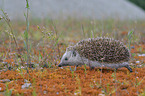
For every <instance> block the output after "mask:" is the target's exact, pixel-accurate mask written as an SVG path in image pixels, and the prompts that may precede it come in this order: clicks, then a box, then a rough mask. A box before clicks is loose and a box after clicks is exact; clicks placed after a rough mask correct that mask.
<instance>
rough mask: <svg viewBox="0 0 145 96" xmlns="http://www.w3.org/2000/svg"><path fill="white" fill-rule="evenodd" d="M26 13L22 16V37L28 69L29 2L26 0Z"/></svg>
mask: <svg viewBox="0 0 145 96" xmlns="http://www.w3.org/2000/svg"><path fill="white" fill-rule="evenodd" d="M26 11H27V13H26V14H24V16H25V18H26V30H25V32H24V37H25V41H24V42H25V43H26V44H25V46H26V51H27V67H29V64H30V63H31V61H30V54H29V41H28V39H29V37H28V34H29V33H28V31H29V18H28V16H29V0H26Z"/></svg>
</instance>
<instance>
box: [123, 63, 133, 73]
mask: <svg viewBox="0 0 145 96" xmlns="http://www.w3.org/2000/svg"><path fill="white" fill-rule="evenodd" d="M125 67H126V68H127V69H128V70H129V71H130V72H133V71H132V68H131V67H129V65H126V66H125Z"/></svg>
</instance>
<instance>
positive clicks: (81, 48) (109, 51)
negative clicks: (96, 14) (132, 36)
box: [68, 38, 130, 63]
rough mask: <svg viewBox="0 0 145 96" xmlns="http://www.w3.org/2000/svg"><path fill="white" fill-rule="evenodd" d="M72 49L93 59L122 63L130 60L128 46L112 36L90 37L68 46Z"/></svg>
mask: <svg viewBox="0 0 145 96" xmlns="http://www.w3.org/2000/svg"><path fill="white" fill-rule="evenodd" d="M72 49H73V50H76V51H77V52H78V53H79V54H80V56H82V57H86V58H87V59H89V60H92V61H100V62H106V63H121V62H126V61H129V58H130V53H129V50H128V48H127V47H126V46H125V45H124V44H123V43H122V42H120V41H119V40H114V39H111V38H89V39H86V40H82V41H80V42H78V43H77V44H76V45H75V46H73V47H69V48H68V50H72Z"/></svg>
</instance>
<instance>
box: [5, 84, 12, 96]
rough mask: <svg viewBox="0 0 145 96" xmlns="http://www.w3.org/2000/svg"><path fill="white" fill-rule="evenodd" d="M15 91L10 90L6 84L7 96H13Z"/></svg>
mask: <svg viewBox="0 0 145 96" xmlns="http://www.w3.org/2000/svg"><path fill="white" fill-rule="evenodd" d="M12 91H13V89H11V90H9V89H8V83H6V91H5V96H11V95H12Z"/></svg>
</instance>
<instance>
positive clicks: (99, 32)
mask: <svg viewBox="0 0 145 96" xmlns="http://www.w3.org/2000/svg"><path fill="white" fill-rule="evenodd" d="M10 23H11V27H12V29H13V32H14V36H15V38H16V40H17V43H18V46H19V48H18V47H16V45H15V42H14V40H13V38H12V36H11V35H12V34H10V31H11V30H10V28H9V26H8V25H7V23H6V22H4V21H3V20H1V22H0V38H1V39H0V95H1V96H3V95H4V96H5V95H6V96H10V95H12V96H31V95H32V96H48V95H49V96H56V95H58V96H63V95H64V96H72V95H76V96H79V95H81V96H88V95H89V96H97V95H100V96H104V95H108V96H110V95H111V96H131V95H133V96H137V95H140V96H144V95H145V87H144V84H145V77H144V75H145V68H144V65H145V29H144V28H145V23H144V21H139V20H137V21H119V20H112V19H109V20H86V19H84V20H74V19H71V18H70V19H69V20H64V21H62V20H49V19H44V20H32V21H30V26H29V34H28V35H29V44H28V45H29V49H28V51H29V55H30V56H29V58H30V64H29V66H27V50H26V40H25V38H24V31H25V29H26V25H25V22H23V21H10ZM129 32H133V33H132V34H131V37H130V36H129V34H128V33H129ZM104 36H105V37H110V38H114V39H117V40H120V41H122V42H123V43H124V44H125V45H126V46H127V47H130V52H131V59H130V66H131V67H132V69H133V72H132V73H130V72H129V71H128V70H127V69H126V68H120V69H118V70H117V71H114V69H107V68H103V69H102V71H100V70H101V68H95V69H94V70H90V69H89V67H85V66H81V67H78V68H77V70H76V71H75V72H73V71H70V69H69V67H64V68H58V67H57V65H58V64H59V62H60V59H61V56H62V55H63V53H64V52H65V50H66V47H67V46H70V45H74V44H75V43H76V42H78V41H79V40H82V39H85V38H95V37H104ZM18 50H19V51H20V52H21V54H19V52H18ZM20 55H21V57H22V60H23V63H22V61H21V59H20ZM73 68H74V67H73ZM26 83H27V84H30V85H29V86H26V87H25V88H22V86H23V85H24V84H26Z"/></svg>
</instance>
